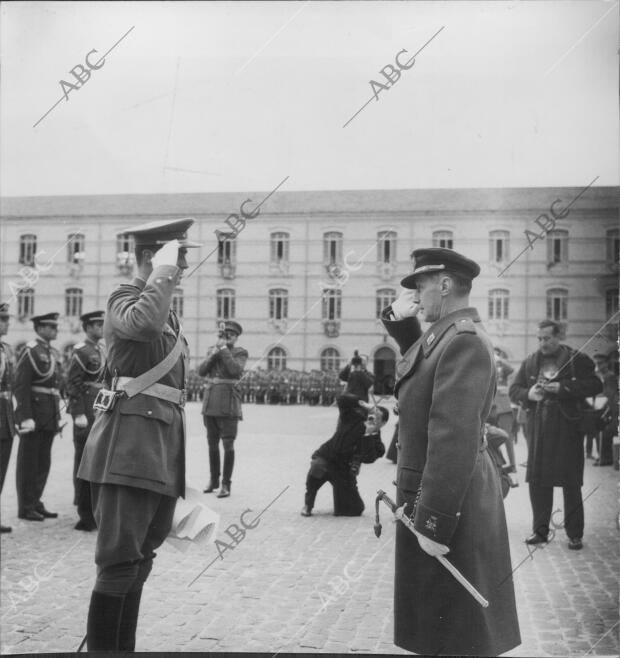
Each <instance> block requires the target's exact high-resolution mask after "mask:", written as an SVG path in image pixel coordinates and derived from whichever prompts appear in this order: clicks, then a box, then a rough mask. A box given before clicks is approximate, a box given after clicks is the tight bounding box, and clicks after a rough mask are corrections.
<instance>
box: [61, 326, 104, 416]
mask: <svg viewBox="0 0 620 658" xmlns="http://www.w3.org/2000/svg"><path fill="white" fill-rule="evenodd" d="M104 367H105V353H104V350H103V347H102V346H101V344H99V343H96V342H95V341H93V340H91V339H90V338H88V337H87V338H86V340H85V341H84V342H83V343H78V344H77V345H75V347H74V348H73V353H72V354H71V361H70V362H69V373H68V376H67V393H68V396H69V411H70V412H71V415H72V416H73V418H74V419H75V417H76V416H80V415H84V416H86V418H87V419H88V424H89V425H91V424H92V423H93V421H94V419H95V412H94V410H93V403H94V401H95V398H96V397H97V393H98V392H99V389H100V388H101V386H96V385H95V384H96V383H97V382H98V380H99V379H100V378H101V377H102V375H103V369H104Z"/></svg>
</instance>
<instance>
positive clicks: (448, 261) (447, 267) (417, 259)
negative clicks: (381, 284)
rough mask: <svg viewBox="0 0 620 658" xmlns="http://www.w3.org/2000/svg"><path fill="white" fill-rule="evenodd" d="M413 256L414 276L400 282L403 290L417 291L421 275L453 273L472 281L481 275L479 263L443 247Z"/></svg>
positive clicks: (421, 251)
mask: <svg viewBox="0 0 620 658" xmlns="http://www.w3.org/2000/svg"><path fill="white" fill-rule="evenodd" d="M411 256H412V258H413V259H414V269H413V273H412V274H410V275H409V276H406V277H405V278H404V279H403V280H402V281H401V282H400V285H401V286H402V287H403V288H409V289H412V290H415V288H416V277H417V276H419V275H420V274H433V273H436V272H452V273H453V274H458V275H459V276H462V277H464V278H466V279H470V280H471V279H475V278H476V277H477V276H478V275H479V274H480V265H478V263H476V262H474V261H473V260H471V259H470V258H467V257H466V256H463V255H462V254H459V253H458V252H457V251H454V250H452V249H444V248H443V247H429V248H428V249H416V250H414V251H413V252H412V254H411Z"/></svg>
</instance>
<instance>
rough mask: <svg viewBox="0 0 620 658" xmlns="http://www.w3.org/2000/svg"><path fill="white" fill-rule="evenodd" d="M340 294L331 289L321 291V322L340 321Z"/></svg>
mask: <svg viewBox="0 0 620 658" xmlns="http://www.w3.org/2000/svg"><path fill="white" fill-rule="evenodd" d="M341 314H342V292H341V291H340V290H335V289H333V288H327V289H325V290H323V320H340V316H341Z"/></svg>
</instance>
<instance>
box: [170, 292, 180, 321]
mask: <svg viewBox="0 0 620 658" xmlns="http://www.w3.org/2000/svg"><path fill="white" fill-rule="evenodd" d="M172 310H173V311H174V312H175V313H176V314H177V315H178V316H179V317H180V318H182V317H183V288H175V289H174V292H173V293H172Z"/></svg>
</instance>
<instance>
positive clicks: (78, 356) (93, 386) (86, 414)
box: [67, 311, 105, 532]
mask: <svg viewBox="0 0 620 658" xmlns="http://www.w3.org/2000/svg"><path fill="white" fill-rule="evenodd" d="M104 316H105V312H104V311H92V312H91V313H84V314H83V315H82V316H80V320H81V321H82V328H83V329H84V332H85V333H86V337H85V339H84V341H83V342H81V343H77V344H76V345H74V347H73V352H72V354H71V359H70V361H69V368H68V375H67V394H68V397H69V405H68V407H69V411H70V413H71V416H72V417H73V447H74V459H73V488H74V493H75V504H76V505H77V513H78V517H79V520H78V522H77V523H76V524H75V526H74V527H75V529H76V530H84V531H86V532H88V531H90V530H94V529H95V528H96V527H97V526H96V525H95V517H94V516H93V511H92V506H91V500H90V485H89V483H88V482H85V481H84V480H82V479H80V478H78V477H77V471H78V468H79V466H80V462H81V461H82V453H83V452H84V446H85V445H86V439H87V438H88V433H89V432H90V429H91V427H92V426H93V422H94V421H95V411H94V409H93V403H94V402H95V398H96V397H97V393H98V392H99V390H100V389H101V387H102V386H103V384H102V382H101V381H100V379H101V375H102V373H103V368H104V367H105V352H104V351H103V346H102V345H101V338H102V337H103V318H104Z"/></svg>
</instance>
